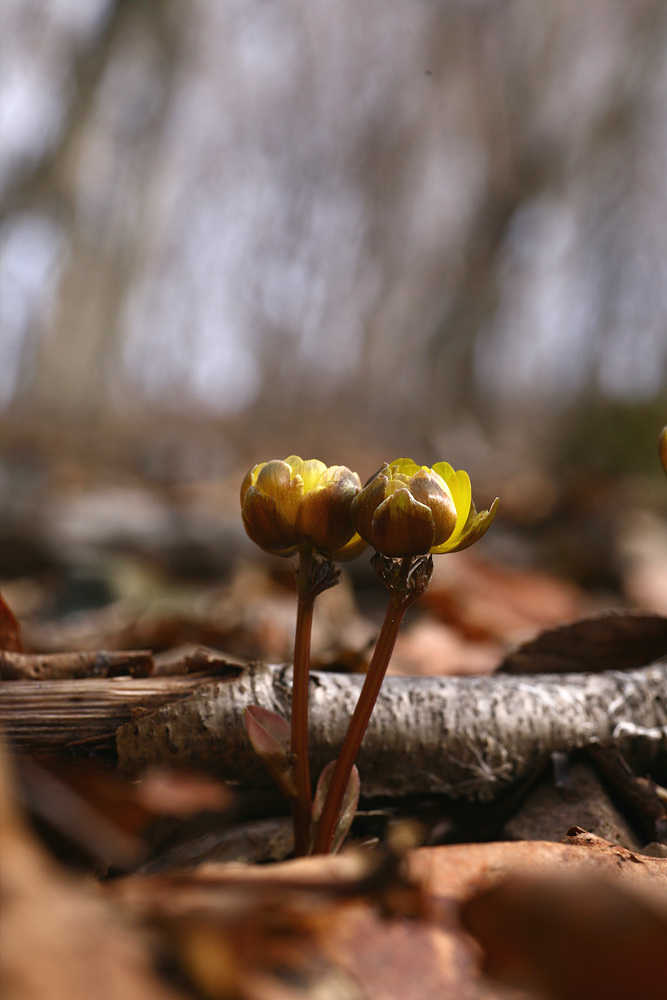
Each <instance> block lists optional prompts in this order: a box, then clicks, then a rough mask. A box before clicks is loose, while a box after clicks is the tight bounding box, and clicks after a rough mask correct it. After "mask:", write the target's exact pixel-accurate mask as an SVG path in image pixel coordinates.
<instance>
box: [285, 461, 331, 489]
mask: <svg viewBox="0 0 667 1000" xmlns="http://www.w3.org/2000/svg"><path fill="white" fill-rule="evenodd" d="M285 462H286V463H287V465H289V466H290V468H291V469H292V475H293V476H300V477H301V481H302V482H303V492H304V493H308V492H309V491H310V490H314V489H315V487H316V486H317V484H318V483H319V481H320V479H321V478H322V475H323V473H325V472H326V471H327V467H326V465H325V464H324V462H320V461H319V459H317V458H308V459H305V460H304V459H303V458H299V456H298V455H290V456H289V458H286V459H285Z"/></svg>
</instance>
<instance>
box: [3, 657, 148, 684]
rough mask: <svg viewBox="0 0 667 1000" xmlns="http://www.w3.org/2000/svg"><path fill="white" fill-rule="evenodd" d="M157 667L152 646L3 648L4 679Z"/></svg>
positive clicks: (143, 673)
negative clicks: (58, 649) (90, 649)
mask: <svg viewBox="0 0 667 1000" xmlns="http://www.w3.org/2000/svg"><path fill="white" fill-rule="evenodd" d="M152 670H153V654H152V653H151V651H150V650H143V649H140V650H131V651H118V650H112V651H107V650H104V649H103V650H100V651H99V652H87V651H83V652H76V653H19V652H12V651H8V650H0V679H1V680H3V681H17V680H41V681H47V680H50V681H56V680H65V679H72V680H73V679H74V678H77V677H119V676H122V675H123V674H130V676H132V677H147V676H148V675H149V674H150V673H151V672H152Z"/></svg>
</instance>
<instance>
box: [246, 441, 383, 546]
mask: <svg viewBox="0 0 667 1000" xmlns="http://www.w3.org/2000/svg"><path fill="white" fill-rule="evenodd" d="M360 490H361V482H360V480H359V476H358V475H357V473H356V472H351V471H350V470H349V469H348V468H346V467H345V466H344V465H332V466H329V467H327V466H326V465H325V464H324V462H319V461H318V460H317V459H316V458H311V459H308V460H307V461H304V460H303V459H301V458H299V456H298V455H290V456H289V458H286V459H285V460H284V461H278V460H274V461H271V462H262V463H261V464H260V465H256V466H255V467H254V468H253V469H251V470H250V472H249V473H248V474H247V476H246V477H245V479H244V480H243V484H242V486H241V515H242V517H243V524H244V526H245V529H246V531H247V533H248V535H249V536H250V538H252V540H253V542H255V543H256V544H257V545H259V547H260V548H262V549H265V551H266V552H271V553H273V554H274V555H280V556H292V555H294V553H295V552H297V551H298V549H299V547H300V546H302V545H304V544H309V545H312V547H313V548H314V549H316V550H317V551H318V552H320V553H322V555H326V556H329V557H331V558H332V559H335V560H343V559H351V558H353V557H354V556H356V555H359V553H360V552H362V551H363V550H364V549H365V547H366V543H365V542H363V541H362V540H361V539H360V538H359V535H357V533H356V532H355V529H354V527H353V525H352V521H351V518H350V507H351V505H352V501H353V500H354V498H355V497H356V496H357V494H358V493H359V491H360Z"/></svg>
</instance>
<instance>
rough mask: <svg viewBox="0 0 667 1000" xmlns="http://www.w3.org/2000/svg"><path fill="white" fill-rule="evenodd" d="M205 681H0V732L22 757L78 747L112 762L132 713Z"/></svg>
mask: <svg viewBox="0 0 667 1000" xmlns="http://www.w3.org/2000/svg"><path fill="white" fill-rule="evenodd" d="M230 669H231V668H230ZM235 672H236V673H237V674H238V673H239V670H238V668H236V671H235ZM210 679H211V678H210V675H209V676H207V675H206V674H189V675H185V676H176V677H139V678H138V677H112V678H104V677H99V678H98V677H92V678H85V679H73V680H69V679H67V680H57V681H54V680H52V681H36V680H33V681H0V729H1V730H2V732H3V733H4V734H5V735H6V736H7V737H8V739H9V740H10V741H11V743H12V744H13V746H14V747H15V748H16V749H17V750H20V751H24V752H26V753H32V754H37V755H40V756H44V755H46V756H48V755H51V754H56V755H62V754H67V753H69V752H70V751H72V750H76V748H77V747H81V748H82V749H83V748H85V749H87V750H90V751H93V750H94V751H95V752H98V751H102V752H104V751H105V750H106V751H107V752H108V753H109V754H110V755H111V757H112V758H113V759H115V746H114V736H115V733H116V730H117V729H118V727H119V726H121V725H122V724H123V723H125V722H129V720H130V719H131V718H133V715H134V714H135V713H141V712H143V713H145V712H152V711H155V710H156V709H158V708H160V706H161V705H165V704H167V703H169V702H173V701H177V700H179V699H182V698H184V697H185V696H186V695H189V694H191V693H192V691H194V690H195V689H196V688H197V687H198V686H200V685H202V684H206V683H207V682H208V681H210Z"/></svg>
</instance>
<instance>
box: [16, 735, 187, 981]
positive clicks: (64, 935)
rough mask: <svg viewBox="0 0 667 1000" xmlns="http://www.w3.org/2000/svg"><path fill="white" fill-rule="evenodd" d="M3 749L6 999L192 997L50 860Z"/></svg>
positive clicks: (137, 934) (102, 904) (125, 926)
mask: <svg viewBox="0 0 667 1000" xmlns="http://www.w3.org/2000/svg"><path fill="white" fill-rule="evenodd" d="M9 786H10V779H9V772H8V764H7V760H6V755H5V754H4V753H1V752H0V841H1V842H2V850H1V851H0V884H1V885H2V947H1V948H0V984H2V996H3V1000H45V998H48V1000H90V997H95V998H96V1000H119V998H121V997H122V998H123V1000H187V997H188V996H189V995H186V994H184V993H183V992H182V991H181V990H180V989H177V988H176V987H175V986H172V985H171V984H169V983H168V982H167V981H166V980H162V979H160V978H159V977H158V975H157V972H156V967H155V965H154V962H153V957H152V949H151V943H150V939H149V938H148V936H147V935H146V933H145V932H144V931H143V930H142V929H141V928H140V927H138V926H137V925H136V923H133V922H131V921H129V920H128V919H127V917H126V916H124V915H123V914H122V913H119V912H118V910H117V909H116V908H115V907H114V906H112V905H110V904H109V901H108V900H107V899H105V898H104V897H103V896H101V895H100V894H99V893H96V892H94V891H92V890H91V888H90V886H89V885H87V884H85V883H84V882H83V881H82V880H78V879H76V878H74V877H72V876H69V875H67V874H66V873H65V872H64V871H63V870H62V869H60V868H59V867H58V866H57V865H56V864H55V863H54V862H53V861H52V860H51V859H50V858H48V857H47V856H46V854H45V853H44V851H43V849H42V847H41V846H40V844H39V843H38V841H37V840H36V839H35V838H34V836H33V834H32V833H31V832H30V831H29V829H28V828H27V826H26V825H25V823H24V822H23V820H22V818H21V816H20V814H19V812H18V810H17V808H16V806H15V803H14V800H13V797H12V796H11V794H10V787H9Z"/></svg>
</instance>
